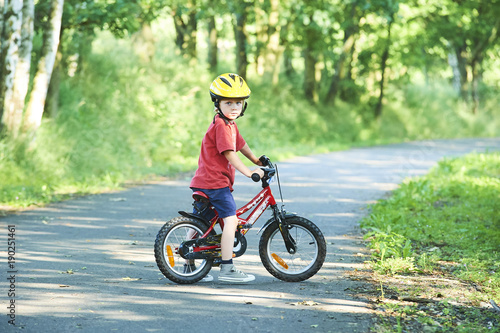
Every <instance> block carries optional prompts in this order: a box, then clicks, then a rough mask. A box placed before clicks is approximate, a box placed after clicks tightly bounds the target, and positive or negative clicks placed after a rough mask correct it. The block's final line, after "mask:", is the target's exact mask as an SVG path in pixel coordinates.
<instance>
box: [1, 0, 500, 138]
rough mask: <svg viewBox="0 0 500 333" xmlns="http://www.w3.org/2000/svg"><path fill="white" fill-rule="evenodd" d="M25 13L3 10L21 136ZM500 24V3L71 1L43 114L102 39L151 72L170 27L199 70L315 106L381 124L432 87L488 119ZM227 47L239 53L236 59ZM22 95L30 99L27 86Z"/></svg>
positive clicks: (43, 28)
mask: <svg viewBox="0 0 500 333" xmlns="http://www.w3.org/2000/svg"><path fill="white" fill-rule="evenodd" d="M26 2H27V1H25V3H26ZM21 3H22V1H19V0H17V1H14V0H2V1H1V2H0V4H1V6H0V9H1V13H0V14H1V15H0V17H1V20H0V26H1V28H2V29H1V30H0V31H1V36H2V49H1V51H2V52H1V56H0V71H1V73H2V76H1V80H0V81H1V82H0V88H1V89H0V102H1V103H0V105H1V112H0V118H3V119H2V123H4V124H9V125H8V128H7V129H6V130H7V131H10V132H12V133H17V129H16V128H18V127H19V126H20V125H19V123H20V121H19V119H17V120H15V121H11V120H12V117H14V118H16V117H21V116H22V114H23V109H24V103H17V104H16V105H17V106H16V107H12V106H13V105H14V104H12V103H11V102H10V98H11V97H10V96H12V91H13V90H12V89H11V88H9V87H11V83H12V82H13V80H14V79H13V78H14V74H15V72H16V66H17V63H18V62H20V63H22V61H20V58H19V54H18V49H19V48H20V47H21V45H20V44H19V40H20V38H16V36H20V35H21V33H22V32H25V30H26V29H27V28H20V23H21V21H22V14H21V7H20V4H21ZM52 3H53V1H49V0H39V1H37V2H36V3H35V4H36V8H35V15H34V22H35V23H34V27H35V37H34V42H35V43H40V40H41V39H43V38H41V36H44V35H47V31H48V30H49V29H50V27H51V26H53V25H51V21H50V19H49V17H50V12H51V10H50V9H51V6H52ZM28 15H29V14H28ZM499 17H500V3H499V0H488V1H486V0H479V1H477V0H429V1H423V0H370V1H368V0H308V1H298V0H245V1H236V0H215V1H208V0H189V1H179V0H159V1H155V0H133V1H129V0H114V1H111V0H85V1H76V0H66V1H65V2H64V10H63V16H62V21H61V24H60V26H61V30H60V37H61V38H60V41H61V42H60V44H59V46H58V55H57V56H56V60H55V65H54V71H53V73H52V79H51V81H50V88H48V96H47V99H46V100H47V101H46V102H45V103H44V104H46V105H42V106H41V108H42V110H43V108H44V107H48V108H49V109H54V105H55V109H57V100H58V98H59V97H58V96H59V95H58V91H59V84H60V77H61V75H63V76H64V75H75V73H76V74H78V73H80V72H82V71H84V69H85V59H86V57H88V55H89V54H90V52H91V44H92V40H93V38H94V36H95V33H96V31H98V30H107V31H110V32H111V33H112V34H113V35H115V36H116V37H117V38H123V37H125V36H130V35H133V34H135V36H137V37H136V41H138V42H137V43H136V51H137V52H139V51H138V49H140V48H141V47H145V48H146V49H147V51H145V52H146V53H147V56H145V57H144V59H145V61H151V60H152V58H153V56H154V52H155V51H154V45H151V44H154V42H155V40H156V39H155V36H154V34H153V33H152V32H151V29H150V27H149V24H150V23H151V22H154V21H156V20H158V19H159V20H162V22H165V24H170V29H171V30H172V31H174V32H175V34H174V35H175V39H174V40H173V41H172V44H171V48H172V49H174V48H176V49H177V53H178V54H179V55H181V56H182V57H184V58H187V59H190V61H191V63H196V62H205V61H207V62H208V64H209V67H210V68H211V70H212V71H213V72H216V71H217V68H219V67H220V66H224V68H226V67H227V64H228V62H231V63H232V66H230V67H231V68H233V70H234V71H237V72H239V73H240V74H241V75H243V76H245V77H246V76H251V75H258V76H261V77H262V78H263V80H265V81H268V82H271V83H272V85H274V86H276V85H278V84H279V83H280V82H294V83H295V84H296V86H300V87H301V89H302V93H303V95H304V96H305V97H306V98H307V99H308V100H310V101H311V102H312V103H316V104H317V103H326V104H327V105H330V106H333V105H334V104H335V102H336V101H337V100H338V99H341V100H343V101H344V102H348V103H362V104H365V105H366V106H367V108H369V109H371V112H372V113H373V114H374V115H375V116H377V117H380V115H381V114H382V113H383V106H384V105H385V104H386V101H387V97H388V95H387V87H388V86H389V85H390V84H391V82H394V83H396V84H403V83H404V82H412V81H415V80H418V79H419V78H421V77H423V78H424V79H425V82H427V83H428V82H430V81H432V80H448V81H449V83H450V85H453V86H454V87H455V89H456V91H457V96H460V97H461V98H462V99H463V101H464V102H465V103H468V104H469V105H470V109H471V111H472V112H474V113H477V112H480V110H481V105H482V101H483V100H484V99H485V98H486V97H485V96H486V94H485V91H486V92H487V91H489V90H495V89H498V81H496V82H495V81H492V80H491V79H490V80H489V81H485V75H484V74H485V73H487V72H488V71H489V70H490V69H491V66H493V65H494V64H495V62H496V63H498V61H499V49H500V45H499V38H498V30H499V29H500V19H499ZM166 18H170V20H166ZM200 37H201V39H200ZM32 38H33V37H32ZM203 38H205V39H206V42H205V41H203ZM141 39H142V42H141ZM25 40H29V38H28V39H25ZM144 45H146V46H144ZM205 45H206V46H207V47H206V49H205V48H204V46H205ZM228 45H233V46H232V52H230V53H228V52H226V51H227V50H228ZM24 49H25V50H26V49H30V48H29V47H28V48H26V47H25V48H24ZM221 49H222V50H224V52H219V51H220V50H221ZM33 51H34V57H33V58H32V61H31V62H32V66H31V68H36V67H37V66H38V65H37V64H36V63H37V62H39V61H40V60H41V59H42V58H43V57H42V56H41V55H42V52H43V48H41V47H33ZM21 58H22V57H21ZM25 59H26V58H25ZM205 59H207V60H205ZM221 64H224V65H221ZM38 67H40V66H38ZM70 68H73V69H74V68H76V72H75V71H74V70H71V69H70ZM72 71H73V72H72ZM31 72H34V71H33V70H32V71H31ZM18 73H26V69H24V70H20V71H19V72H18ZM19 75H20V74H19ZM23 75H24V77H26V74H23ZM35 77H36V76H35ZM30 80H31V82H33V77H32V78H31V79H28V80H24V82H30ZM31 85H32V83H30V86H31ZM23 86H24V88H23V89H19V90H18V91H21V95H22V94H25V93H22V92H24V91H25V90H27V89H26V88H27V87H26V86H27V83H23ZM9 89H10V90H9ZM17 98H18V99H19V100H23V101H24V98H22V97H17ZM27 100H29V98H27ZM42 100H43V99H41V100H39V101H38V102H35V103H38V104H40V103H42V102H41V101H42ZM7 106H9V107H10V110H9V112H8V117H10V118H11V119H10V120H8V121H7V120H6V116H5V115H6V112H5V110H7ZM14 109H15V110H14ZM327 110H328V111H327ZM334 110H335V109H334V108H333V107H330V108H328V109H325V112H335V111H334ZM42 112H43V111H42ZM50 113H51V115H52V116H55V115H56V112H55V111H54V112H52V111H51V112H50ZM11 115H16V116H11ZM10 124H16V125H10ZM4 132H5V129H4Z"/></svg>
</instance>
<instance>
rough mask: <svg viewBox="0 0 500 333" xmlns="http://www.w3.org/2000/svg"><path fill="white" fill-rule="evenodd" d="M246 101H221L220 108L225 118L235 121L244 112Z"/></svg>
mask: <svg viewBox="0 0 500 333" xmlns="http://www.w3.org/2000/svg"><path fill="white" fill-rule="evenodd" d="M244 101H245V100H244V99H223V100H222V101H220V103H219V106H220V109H221V111H222V113H223V114H224V116H226V117H227V118H228V119H230V120H235V119H236V118H238V117H239V116H240V114H241V111H242V110H243V103H244Z"/></svg>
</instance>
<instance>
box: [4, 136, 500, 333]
mask: <svg viewBox="0 0 500 333" xmlns="http://www.w3.org/2000/svg"><path fill="white" fill-rule="evenodd" d="M485 150H500V138H496V139H461V140H436V141H422V142H410V143H404V144H395V145H387V146H377V147H370V148H357V149H351V150H347V151H341V152H334V153H329V154H322V155H314V156H307V157H298V158H293V159H290V160H287V161H283V162H280V163H278V168H279V173H280V178H281V185H282V190H283V196H284V203H285V208H286V209H287V210H289V211H294V212H297V213H299V215H302V216H304V217H306V218H308V219H311V220H312V221H314V222H315V223H316V224H317V225H318V226H319V227H320V229H321V230H322V231H323V233H324V235H325V238H326V239H327V243H328V254H327V257H326V261H325V264H324V266H323V268H322V269H321V270H320V271H319V272H318V274H317V275H315V276H314V277H312V278H311V279H309V280H307V281H304V282H301V283H287V282H282V281H280V280H277V279H275V278H274V277H272V276H271V275H270V274H269V273H268V272H267V271H266V270H265V269H264V267H263V266H262V264H261V263H260V259H259V255H258V240H259V237H260V235H257V230H258V229H259V226H260V225H262V223H264V222H265V220H267V218H268V217H269V216H268V214H269V213H268V212H266V213H265V215H264V216H263V217H262V218H261V220H259V221H258V222H257V224H256V228H254V229H251V230H250V231H249V233H248V234H247V239H248V244H249V248H248V250H247V253H246V254H245V255H244V256H242V257H240V258H237V260H235V263H236V265H237V267H238V268H240V269H241V270H243V271H245V272H248V273H251V274H254V275H255V276H256V280H255V281H254V282H252V283H250V284H248V285H243V286H242V285H226V284H220V283H218V282H217V275H218V269H217V268H214V269H213V270H212V272H211V274H212V275H214V277H215V279H214V282H208V283H197V284H194V285H188V286H185V285H176V284H174V283H172V282H170V281H169V280H168V279H166V278H165V277H163V275H162V274H161V273H160V271H159V270H158V268H157V266H156V263H155V260H154V254H153V244H154V240H155V236H156V234H157V232H158V230H159V229H160V228H161V226H162V225H163V224H164V223H165V221H167V220H169V219H171V218H173V217H175V216H177V215H178V214H177V211H178V210H190V209H191V197H190V195H191V191H190V190H189V188H188V185H189V181H190V178H189V177H186V178H185V179H177V180H168V181H162V182H159V183H155V184H147V185H138V186H134V187H132V188H129V189H127V190H125V191H121V192H116V193H108V194H100V195H93V196H86V197H82V198H78V199H74V200H69V201H64V202H60V203H56V204H52V205H49V206H47V207H44V208H39V209H30V210H26V211H24V212H20V213H17V214H13V215H8V216H6V217H3V218H0V223H1V226H2V228H1V230H2V231H1V234H0V244H1V248H0V253H1V257H0V258H1V263H0V270H1V271H0V274H1V280H0V290H1V295H0V299H1V304H0V308H1V309H2V310H1V311H0V313H1V314H2V316H0V332H115V331H117V332H220V331H223V332H367V331H369V328H370V326H371V324H372V319H373V313H372V311H371V309H370V306H369V304H368V303H367V302H366V301H365V300H364V299H361V298H356V297H355V295H352V294H351V293H350V291H351V290H353V289H355V288H358V287H362V282H360V281H354V280H352V279H348V278H347V277H346V274H345V273H346V272H350V271H353V270H355V269H363V261H365V260H367V258H368V257H367V251H366V249H365V248H364V246H363V243H362V237H361V235H360V231H359V228H358V222H359V220H360V219H361V218H363V217H364V216H366V214H368V213H369V210H368V209H367V205H369V204H371V203H374V202H375V201H376V200H378V199H381V198H384V197H386V196H387V195H388V194H389V193H390V191H391V190H393V189H395V188H396V187H397V184H398V183H400V182H401V181H402V180H403V179H404V178H405V177H407V176H418V175H423V174H425V173H426V172H427V171H428V170H429V169H430V168H431V167H432V166H433V165H435V164H436V161H438V160H439V159H440V158H442V157H444V156H449V157H451V156H460V155H463V154H465V153H468V152H472V151H485ZM256 153H261V152H256ZM263 153H265V152H263ZM271 157H272V156H271ZM272 186H273V192H274V194H275V196H276V197H277V198H279V192H278V190H277V187H276V182H275V183H273V185H272ZM258 191H259V184H257V183H253V182H252V181H251V180H249V179H246V178H244V177H243V176H237V178H236V185H235V192H234V195H235V198H236V200H237V203H238V204H239V205H242V204H244V203H245V202H246V201H248V200H250V199H251V198H252V197H253V196H254V195H255V194H256V193H257V192H258ZM266 214H267V215H266ZM8 226H14V227H15V235H11V236H14V237H15V245H16V248H15V251H16V253H15V262H14V263H13V266H12V267H10V268H9V266H8V259H7V249H8V247H7V238H8V234H9V231H8ZM13 289H14V290H13ZM9 290H11V291H10V292H9ZM12 292H14V293H15V295H12ZM12 301H14V304H15V308H14V309H13V311H11V310H12V306H11V302H12ZM9 306H10V307H11V308H10V309H9V308H8V307H9ZM12 312H13V314H14V315H15V324H16V325H15V326H12V325H9V323H8V321H9V320H10V319H11V318H10V317H9V314H11V313H12Z"/></svg>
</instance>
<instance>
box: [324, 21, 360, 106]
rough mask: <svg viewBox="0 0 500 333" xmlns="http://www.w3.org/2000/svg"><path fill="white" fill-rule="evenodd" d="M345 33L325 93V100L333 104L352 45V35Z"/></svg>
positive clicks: (343, 75)
mask: <svg viewBox="0 0 500 333" xmlns="http://www.w3.org/2000/svg"><path fill="white" fill-rule="evenodd" d="M344 33H345V38H344V45H343V47H342V52H341V53H340V56H339V60H338V61H337V65H336V66H335V74H334V75H333V78H332V82H331V84H330V88H329V89H328V93H327V94H326V98H325V102H327V103H331V104H332V105H334V104H335V99H336V98H337V94H338V92H339V89H340V83H341V81H342V80H343V79H344V77H345V67H346V66H345V64H346V60H347V57H348V56H349V53H350V52H351V49H352V47H353V45H354V35H350V36H347V31H346V32H344Z"/></svg>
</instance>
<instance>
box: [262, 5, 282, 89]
mask: <svg viewBox="0 0 500 333" xmlns="http://www.w3.org/2000/svg"><path fill="white" fill-rule="evenodd" d="M267 33H268V38H267V40H268V43H267V48H266V52H265V55H266V56H265V63H264V76H267V77H271V80H272V83H273V85H276V84H278V79H279V72H280V70H279V69H280V66H279V61H280V58H281V55H282V54H283V47H282V46H281V45H280V35H281V26H280V25H279V0H271V13H270V14H269V27H268V29H267Z"/></svg>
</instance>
